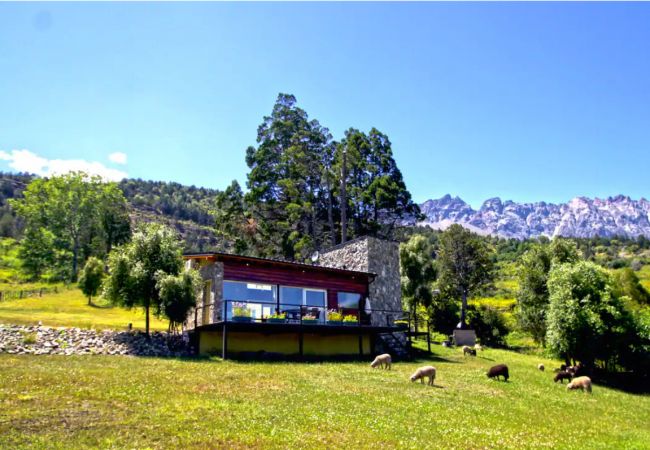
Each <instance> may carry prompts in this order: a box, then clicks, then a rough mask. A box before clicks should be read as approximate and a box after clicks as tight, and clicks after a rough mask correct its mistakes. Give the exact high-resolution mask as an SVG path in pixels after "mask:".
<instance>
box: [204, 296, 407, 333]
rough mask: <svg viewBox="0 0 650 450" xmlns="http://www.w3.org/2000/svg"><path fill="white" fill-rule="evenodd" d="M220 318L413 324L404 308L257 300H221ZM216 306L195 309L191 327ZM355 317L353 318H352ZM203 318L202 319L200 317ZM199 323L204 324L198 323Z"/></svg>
mask: <svg viewBox="0 0 650 450" xmlns="http://www.w3.org/2000/svg"><path fill="white" fill-rule="evenodd" d="M221 303H222V304H221V305H219V306H221V307H222V310H221V319H220V320H221V321H224V322H235V323H274V324H299V325H323V326H338V325H345V326H358V327H362V326H372V325H374V326H386V327H396V328H401V329H404V330H409V329H411V328H412V326H413V323H412V321H411V315H410V313H409V312H407V311H401V310H387V309H373V310H372V311H370V312H366V311H364V310H359V309H355V308H327V307H325V306H316V305H302V304H293V303H280V304H279V305H278V303H277V302H265V301H258V300H223V301H222V302H221ZM211 306H216V305H215V304H213V303H208V304H205V305H200V306H197V307H196V308H195V309H194V327H195V328H196V327H197V326H199V318H200V317H203V314H202V311H203V309H204V308H208V307H211ZM332 312H337V313H339V314H341V315H342V316H343V317H342V318H343V320H331V318H332ZM351 317H354V320H351ZM201 322H202V321H201ZM201 325H206V324H204V323H201Z"/></svg>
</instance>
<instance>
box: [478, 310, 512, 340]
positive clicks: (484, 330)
mask: <svg viewBox="0 0 650 450" xmlns="http://www.w3.org/2000/svg"><path fill="white" fill-rule="evenodd" d="M467 317H468V324H469V327H470V328H471V329H473V330H474V331H475V332H476V336H477V337H478V338H480V340H481V344H483V345H488V346H490V347H503V346H505V337H506V335H507V334H508V333H509V332H510V330H509V329H508V326H507V325H506V322H505V318H504V317H503V314H501V313H500V312H499V311H497V310H495V309H492V308H488V307H486V306H480V307H478V308H477V307H475V306H470V307H469V308H468V311H467Z"/></svg>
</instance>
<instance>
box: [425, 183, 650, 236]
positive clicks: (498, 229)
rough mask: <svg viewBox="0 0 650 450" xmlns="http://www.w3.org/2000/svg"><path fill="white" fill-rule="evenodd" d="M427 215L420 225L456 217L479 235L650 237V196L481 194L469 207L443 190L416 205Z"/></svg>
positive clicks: (451, 220) (442, 223) (439, 225)
mask: <svg viewBox="0 0 650 450" xmlns="http://www.w3.org/2000/svg"><path fill="white" fill-rule="evenodd" d="M420 209H421V210H422V213H423V214H424V215H425V216H426V218H425V219H424V221H422V222H419V225H427V226H430V227H431V228H434V229H445V228H447V227H448V226H449V225H451V224H453V223H458V224H460V225H462V226H464V227H466V228H469V229H470V230H472V231H474V232H477V233H479V234H483V235H488V234H489V235H496V236H501V237H506V238H516V239H526V238H532V237H538V236H547V237H554V236H565V237H594V236H602V237H613V236H626V237H637V236H640V235H644V236H646V237H650V201H648V200H646V199H645V198H641V199H640V200H632V199H631V198H630V197H627V196H623V195H618V196H616V197H609V198H606V199H600V198H595V199H590V198H586V197H576V198H574V199H573V200H571V201H569V202H567V203H560V204H553V203H545V202H537V203H515V202H513V201H510V200H507V201H501V199H500V198H498V197H496V198H491V199H488V200H486V201H485V202H484V203H483V205H482V206H481V207H480V208H479V209H478V210H474V209H473V208H472V207H471V206H470V205H468V204H467V203H465V202H464V201H463V200H462V199H460V198H459V197H452V196H451V195H449V194H447V195H445V196H444V197H442V198H439V199H437V200H427V201H426V202H424V203H422V204H421V205H420Z"/></svg>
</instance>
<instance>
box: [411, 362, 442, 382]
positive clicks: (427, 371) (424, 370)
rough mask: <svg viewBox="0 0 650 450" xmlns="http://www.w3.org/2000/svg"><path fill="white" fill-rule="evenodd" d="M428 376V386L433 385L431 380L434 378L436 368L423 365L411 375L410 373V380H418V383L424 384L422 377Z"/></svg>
mask: <svg viewBox="0 0 650 450" xmlns="http://www.w3.org/2000/svg"><path fill="white" fill-rule="evenodd" d="M426 377H429V382H428V383H427V384H428V385H429V386H433V380H435V378H436V368H435V367H433V366H424V367H420V368H419V369H418V370H416V371H415V372H414V373H413V375H411V382H413V381H415V380H420V383H422V384H424V379H425V378H426Z"/></svg>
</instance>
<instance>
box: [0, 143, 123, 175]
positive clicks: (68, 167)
mask: <svg viewBox="0 0 650 450" xmlns="http://www.w3.org/2000/svg"><path fill="white" fill-rule="evenodd" d="M124 157H125V160H126V155H124ZM0 160H4V161H9V167H11V168H12V169H14V170H16V171H18V172H29V173H34V174H36V175H40V176H44V177H48V176H51V175H61V174H64V173H68V172H75V171H82V172H86V173H87V174H90V175H99V176H100V177H102V178H103V179H105V180H107V181H119V180H121V179H122V178H126V177H127V176H128V175H127V173H126V172H123V171H121V170H117V169H111V168H109V167H106V166H105V165H103V164H102V163H100V162H96V161H85V160H83V159H47V158H43V157H41V156H38V155H37V154H35V153H32V152H30V151H29V150H12V151H11V153H8V152H5V151H3V150H0Z"/></svg>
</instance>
